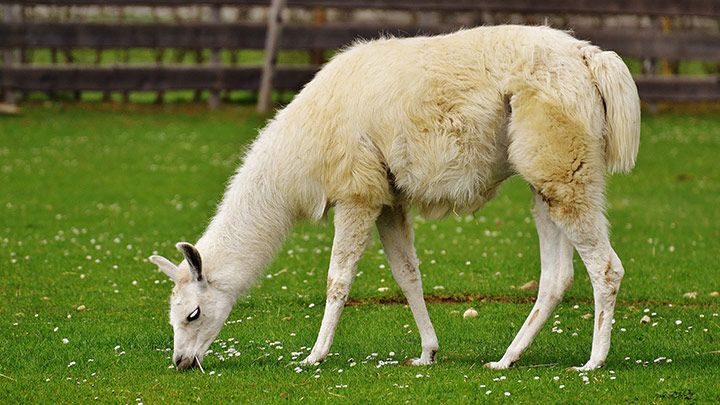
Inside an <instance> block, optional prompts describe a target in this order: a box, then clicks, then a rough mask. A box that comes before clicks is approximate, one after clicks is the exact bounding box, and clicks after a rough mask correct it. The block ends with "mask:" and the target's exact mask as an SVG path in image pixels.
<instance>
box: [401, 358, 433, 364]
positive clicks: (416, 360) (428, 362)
mask: <svg viewBox="0 0 720 405" xmlns="http://www.w3.org/2000/svg"><path fill="white" fill-rule="evenodd" d="M430 364H435V361H434V360H423V359H407V360H405V361H404V362H403V366H427V365H430Z"/></svg>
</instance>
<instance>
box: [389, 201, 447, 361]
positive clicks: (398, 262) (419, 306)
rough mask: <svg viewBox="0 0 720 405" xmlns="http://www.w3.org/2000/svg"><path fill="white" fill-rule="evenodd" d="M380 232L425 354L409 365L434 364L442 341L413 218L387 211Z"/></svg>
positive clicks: (403, 211)
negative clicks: (433, 317) (429, 307)
mask: <svg viewBox="0 0 720 405" xmlns="http://www.w3.org/2000/svg"><path fill="white" fill-rule="evenodd" d="M377 228H378V233H379V234H380V241H381V242H382V244H383V248H384V249H385V255H386V256H387V259H388V263H390V268H391V269H392V273H393V276H394V277H395V280H396V281H397V283H398V285H399V286H400V288H401V289H402V291H403V294H405V298H407V301H408V304H409V305H410V310H411V311H412V313H413V317H414V318H415V323H416V324H417V327H418V331H419V332H420V339H421V345H422V354H421V355H420V358H419V359H412V360H410V361H409V362H406V364H412V365H425V364H430V363H434V362H435V354H436V353H437V350H438V340H437V336H436V335H435V329H434V328H433V326H432V323H431V322H430V316H429V315H428V311H427V307H426V306H425V299H424V298H423V290H422V281H421V279H420V270H419V269H418V259H417V254H416V253H415V247H414V246H413V239H414V236H413V235H414V232H413V225H412V217H411V216H410V213H409V210H408V207H406V206H398V207H394V208H393V207H384V208H383V210H382V212H381V213H380V217H379V218H378V220H377Z"/></svg>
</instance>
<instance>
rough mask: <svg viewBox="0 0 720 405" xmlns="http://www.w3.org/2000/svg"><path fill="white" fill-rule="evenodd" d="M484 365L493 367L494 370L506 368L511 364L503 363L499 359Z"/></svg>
mask: <svg viewBox="0 0 720 405" xmlns="http://www.w3.org/2000/svg"><path fill="white" fill-rule="evenodd" d="M483 367H485V368H492V369H494V370H505V369H506V368H508V367H510V365H509V364H504V363H501V362H499V361H491V362H489V363H485V364H484V365H483Z"/></svg>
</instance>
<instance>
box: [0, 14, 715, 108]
mask: <svg viewBox="0 0 720 405" xmlns="http://www.w3.org/2000/svg"><path fill="white" fill-rule="evenodd" d="M270 4H271V1H270V0H266V1H261V0H225V1H222V0H217V1H216V0H189V1H186V0H145V1H142V0H105V1H101V0H73V1H67V0H36V1H30V0H0V11H2V14H3V19H2V22H0V52H1V53H2V65H0V90H1V91H2V92H3V94H4V99H5V101H6V102H14V99H15V94H16V93H27V92H36V91H40V92H50V93H53V92H60V91H70V92H80V91H103V92H111V91H120V92H130V91H152V92H158V93H159V94H162V93H163V92H166V91H174V90H193V91H198V92H199V91H210V92H211V94H212V98H213V99H214V100H215V101H214V103H215V104H217V100H218V95H219V94H220V92H223V91H232V90H250V91H257V90H258V88H259V85H260V82H261V81H262V76H263V71H262V68H261V66H260V65H259V63H257V62H256V65H253V66H247V65H237V61H233V62H232V63H230V64H228V62H227V61H225V62H220V53H219V52H220V51H221V50H223V51H231V52H232V51H237V50H245V49H250V50H253V49H254V50H264V49H266V47H267V46H268V44H267V41H266V35H267V23H266V21H264V20H263V19H258V18H255V19H237V20H235V21H228V19H227V18H226V19H225V20H223V19H222V18H221V17H220V11H221V10H222V8H223V7H234V8H239V9H242V10H245V11H247V10H255V9H257V8H261V9H267V8H268V7H269V6H270ZM70 6H72V7H70ZM38 7H40V8H42V7H44V8H45V9H47V10H50V11H48V12H46V13H45V14H43V15H42V16H40V17H38V16H35V14H33V13H28V12H26V10H28V9H29V10H35V9H37V8H38ZM83 7H95V8H97V9H101V10H104V9H107V8H115V9H120V10H123V11H121V13H124V10H125V9H126V8H131V9H132V8H133V7H135V8H137V7H146V8H148V9H149V10H150V11H149V12H148V13H149V14H148V15H147V16H146V18H144V19H141V20H142V21H140V22H139V21H137V20H138V19H137V18H135V19H132V18H130V19H127V18H116V19H115V20H111V21H104V20H107V17H105V18H103V19H96V20H93V18H87V17H86V18H84V19H83V18H76V17H73V16H72V13H71V12H70V11H71V8H72V9H81V8H83ZM160 7H165V8H170V9H180V8H186V9H187V8H188V7H200V8H203V7H204V10H205V15H207V10H208V9H209V10H210V16H211V17H210V18H209V19H208V18H205V19H204V20H203V19H202V18H200V19H199V20H197V19H186V18H176V19H168V18H160V17H158V16H157V15H155V14H154V13H155V10H157V9H158V8H160ZM286 8H287V9H307V10H309V12H311V13H315V14H313V15H314V16H315V17H313V19H312V20H311V21H302V22H298V21H291V22H286V23H283V25H282V35H281V36H279V38H278V39H277V43H276V44H274V45H275V47H276V48H278V49H283V50H307V51H310V52H314V53H315V55H318V52H319V55H320V57H319V58H313V60H314V61H313V62H312V63H311V64H308V65H303V66H285V65H278V66H277V68H275V71H274V73H273V75H272V77H274V78H273V80H272V87H273V88H274V89H276V90H291V91H296V90H298V89H300V88H301V87H302V86H303V85H304V84H305V83H306V82H307V81H309V80H310V79H311V78H312V77H313V75H314V74H315V73H316V72H317V70H318V69H319V66H320V65H321V63H322V62H323V60H324V59H323V56H322V50H332V49H338V48H342V47H343V46H347V45H348V44H351V43H353V42H354V41H356V40H358V39H373V38H378V37H380V36H383V35H392V36H398V37H407V36H416V35H433V34H440V33H447V32H452V31H455V30H457V29H459V28H463V27H467V26H473V25H482V24H488V23H501V22H503V21H505V20H507V19H509V18H510V16H516V17H515V18H516V19H517V16H518V15H519V16H520V17H522V18H528V19H529V20H527V21H529V22H531V23H532V22H534V23H542V22H543V18H547V17H548V16H549V17H552V18H555V20H554V21H558V18H559V19H560V20H561V21H562V22H560V23H555V24H553V25H554V26H558V27H559V28H565V29H570V30H571V31H572V32H573V34H574V35H575V36H576V37H577V38H580V39H585V40H589V41H591V42H593V43H594V44H596V45H598V46H600V47H601V48H603V49H608V50H614V51H616V52H617V53H618V54H620V55H621V56H623V57H625V58H635V59H639V60H640V61H641V64H642V67H643V74H642V75H636V82H637V84H638V90H639V92H640V95H641V98H642V99H643V100H645V101H650V102H654V101H658V100H677V101H706V100H711V101H718V100H720V81H719V80H718V77H720V76H718V75H717V73H716V72H717V63H718V62H719V61H720V28H719V27H720V0H686V1H677V0H608V1H604V2H598V1H597V0H574V1H570V0H546V1H537V0H502V1H500V0H485V1H473V0H458V1H439V0H413V1H408V0H346V1H341V0H286ZM328 9H330V10H333V9H337V10H346V12H351V11H353V10H358V9H359V10H377V11H373V12H377V13H384V12H385V11H382V10H386V11H392V10H401V11H404V12H409V13H420V14H418V16H419V17H417V16H416V17H413V18H410V19H409V20H408V18H404V19H402V18H401V19H400V20H401V21H392V20H390V21H387V22H382V21H368V19H367V18H366V19H364V20H362V19H361V20H360V21H349V22H348V21H333V20H331V19H330V20H328V19H327V18H326V17H325V15H326V14H325V10H328ZM53 10H55V12H54V13H53ZM57 10H64V14H63V12H57ZM409 10H411V11H409ZM318 11H320V13H318ZM422 13H426V14H422ZM427 13H431V14H432V13H435V14H438V13H440V14H442V13H455V14H458V13H459V14H462V13H465V14H467V15H468V16H470V17H469V18H465V19H460V20H459V21H458V20H452V19H444V18H436V17H437V16H435V17H433V18H429V19H428V18H427ZM40 14H42V13H40ZM578 16H580V17H584V18H585V20H583V21H584V23H582V24H573V23H572V21H575V20H574V19H577V18H578ZM588 18H590V19H591V21H590V22H588V21H587V19H588ZM607 18H611V19H612V18H614V19H622V18H626V19H627V18H635V19H637V20H638V21H639V23H637V24H635V25H632V24H630V25H622V26H615V25H613V24H606V21H605V20H606V19H607ZM592 19H594V20H592ZM697 19H703V20H702V22H703V24H704V25H703V24H700V25H701V27H700V28H698V27H697V26H696V25H695V23H696V22H697V21H696V20H697ZM468 21H470V23H468ZM42 49H45V50H50V52H51V55H52V62H51V63H45V64H39V63H34V62H32V61H31V62H28V56H27V55H28V53H32V52H33V51H34V50H42ZM78 49H90V50H95V51H96V53H97V55H100V54H101V52H102V51H104V50H113V49H116V50H125V52H127V51H129V50H133V49H150V50H152V51H153V52H155V53H156V55H157V57H156V60H157V63H156V64H148V63H145V64H137V63H130V61H129V60H125V61H122V62H119V61H117V60H115V61H113V64H112V65H107V64H103V63H101V62H100V61H101V59H102V58H101V57H100V56H97V57H96V62H95V63H94V64H93V63H87V62H85V63H84V64H78V63H75V62H74V59H75V58H74V57H73V51H75V50H78ZM166 50H172V51H173V52H181V53H185V52H190V53H195V55H196V63H195V64H187V63H180V60H181V59H182V58H176V59H177V60H176V61H175V63H168V62H167V61H166V62H163V58H162V54H163V52H165V51H166ZM203 50H206V51H209V52H210V56H209V58H208V57H207V55H205V56H204V57H203V53H202V51H203ZM58 55H62V56H63V58H58ZM60 59H63V62H62V63H61V62H58V60H60ZM126 59H127V58H126ZM687 61H694V62H693V63H696V64H710V65H712V66H714V67H712V68H711V69H710V71H711V73H710V74H705V75H702V76H698V77H694V76H684V75H678V74H676V73H677V66H678V65H677V63H678V62H687ZM240 62H241V63H242V61H240ZM661 70H663V71H666V73H668V74H667V75H666V76H658V75H657V73H658V72H659V71H661ZM673 72H675V74H673ZM198 94H199V93H198ZM211 104H213V103H212V102H211Z"/></svg>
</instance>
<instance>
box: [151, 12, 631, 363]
mask: <svg viewBox="0 0 720 405" xmlns="http://www.w3.org/2000/svg"><path fill="white" fill-rule="evenodd" d="M639 133H640V105H639V99H638V94H637V89H636V87H635V83H634V82H633V80H632V77H631V75H630V73H629V72H628V70H627V68H626V66H625V65H624V64H623V62H622V60H621V59H620V58H619V57H618V56H617V55H616V54H615V53H613V52H603V51H601V50H600V49H598V48H597V47H595V46H592V45H590V44H589V43H587V42H583V41H579V40H576V39H574V38H573V37H572V36H570V35H568V34H567V33H565V32H561V31H557V30H554V29H551V28H548V27H523V26H498V27H482V28H476V29H468V30H463V31H459V32H456V33H453V34H449V35H442V36H436V37H417V38H408V39H396V38H386V39H380V40H376V41H371V42H367V43H360V44H357V45H354V46H352V47H350V48H349V49H347V50H345V51H344V52H342V53H340V54H339V55H337V56H336V57H334V58H333V59H332V61H330V62H329V63H328V64H327V65H326V66H325V67H324V68H323V69H322V70H321V71H320V72H318V74H317V75H316V77H315V78H314V79H313V80H312V81H311V82H310V83H308V84H307V85H306V86H305V88H304V89H303V90H302V91H301V92H300V93H299V94H298V95H297V96H296V97H295V99H294V100H293V101H292V102H291V103H290V104H289V105H288V106H287V107H286V108H284V109H283V110H281V111H279V112H278V113H277V116H276V117H275V119H274V120H272V121H271V122H270V123H269V124H268V125H267V127H266V128H265V129H264V130H262V131H261V133H260V134H259V136H258V138H257V140H256V141H255V142H254V144H253V145H252V148H251V149H250V151H249V153H247V156H246V157H245V159H244V163H243V164H242V166H241V167H240V168H239V169H238V171H237V173H236V174H235V176H234V177H233V179H232V182H231V184H230V185H229V187H228V189H227V191H226V193H225V196H224V198H223V200H222V203H221V204H220V206H219V208H218V212H217V214H216V215H215V217H214V218H213V220H212V222H211V223H210V225H209V226H208V228H207V230H206V231H205V233H204V234H203V236H202V237H201V238H200V240H198V241H197V244H196V245H195V246H193V245H191V244H189V243H178V245H177V246H178V248H179V250H180V251H182V253H183V254H184V256H185V260H184V261H183V262H182V263H181V264H180V265H179V266H175V265H174V264H173V263H171V262H170V261H169V260H167V259H165V258H163V257H160V256H152V257H151V258H150V260H151V261H152V262H153V263H155V264H156V265H157V266H158V267H159V268H160V269H161V270H162V271H164V272H165V273H166V274H167V275H168V276H170V277H171V278H172V280H173V281H174V282H175V287H174V289H173V293H172V297H171V308H170V323H171V324H172V326H173V329H174V333H175V343H174V344H175V348H174V350H175V353H174V359H173V360H174V363H175V364H176V365H177V367H178V368H179V369H186V368H192V367H197V366H200V363H201V362H202V360H203V355H204V354H205V351H206V350H207V349H208V347H209V345H210V343H211V342H212V341H213V339H214V338H215V337H216V336H217V334H218V333H219V332H220V329H221V328H222V326H223V323H224V321H225V320H226V319H227V316H228V314H229V312H230V309H231V307H232V306H233V304H234V303H235V301H236V300H237V299H238V297H240V296H241V295H242V294H243V292H244V291H246V289H247V288H248V287H249V286H250V285H251V284H252V283H253V282H254V280H255V279H256V278H257V277H258V276H259V275H260V274H261V272H262V271H263V268H264V267H265V265H266V264H267V263H268V262H269V261H270V260H271V258H272V256H273V255H274V253H275V251H276V250H277V249H278V248H279V247H280V246H281V243H282V242H283V240H284V238H285V237H286V236H287V234H288V233H289V231H290V230H291V227H292V226H293V224H294V223H295V222H296V221H298V220H302V219H313V220H317V219H319V218H321V217H323V216H324V215H325V213H326V212H327V210H328V209H329V207H334V209H335V216H334V226H335V238H334V242H333V247H332V255H331V260H330V268H329V270H328V281H327V302H326V306H325V313H324V316H323V320H322V324H321V326H320V331H319V334H318V338H317V341H316V343H315V345H314V347H313V349H312V351H311V353H310V355H309V356H308V357H307V358H306V359H305V360H304V361H303V364H314V363H316V362H321V361H323V360H325V358H326V356H327V355H328V351H329V350H330V346H331V345H332V342H333V337H334V335H335V330H336V327H337V324H338V320H339V318H340V313H341V312H342V310H343V306H344V305H345V302H346V300H347V297H348V294H349V292H350V286H351V285H352V283H353V279H354V278H355V274H356V270H357V263H358V260H360V256H361V255H362V254H363V250H364V249H365V247H366V246H367V244H368V241H369V240H370V238H371V235H372V229H373V225H375V226H377V229H378V232H379V235H380V240H381V241H382V244H383V247H384V249H385V253H386V255H387V259H388V262H389V263H390V266H391V269H392V273H393V276H394V277H395V280H396V281H397V283H398V284H399V285H400V287H401V289H402V291H403V293H404V294H405V297H406V298H407V300H408V303H409V305H410V309H411V310H412V313H413V316H414V317H415V321H416V322H417V327H418V331H419V332H420V338H421V344H422V353H421V355H420V357H419V358H417V359H414V360H412V361H409V363H411V364H415V365H422V364H429V363H433V362H434V361H435V354H436V352H437V350H438V341H437V337H436V335H435V331H434V329H433V326H432V324H431V322H430V318H429V317H428V312H427V309H426V307H425V302H424V299H423V292H422V287H421V278H420V272H419V270H418V259H417V255H416V253H415V248H414V247H413V239H414V235H413V226H412V216H411V214H410V208H411V206H414V207H415V208H416V210H417V211H418V212H419V213H420V214H421V215H423V216H425V217H427V218H431V219H435V218H442V217H444V216H446V215H449V214H450V213H474V212H476V211H478V210H479V209H480V208H481V207H482V206H483V204H484V203H485V202H486V201H488V200H489V199H491V198H493V197H494V196H495V194H496V192H497V190H498V187H499V186H500V183H502V182H503V180H505V179H507V178H508V177H510V176H512V175H514V174H519V175H521V176H522V177H523V178H524V179H525V180H527V182H528V183H529V185H530V188H531V189H532V193H533V202H534V205H535V206H534V208H533V210H532V213H533V215H534V218H535V222H536V226H537V231H538V234H539V239H540V253H541V268H542V272H541V275H540V288H539V292H538V296H537V301H536V303H535V305H534V307H533V308H532V310H531V312H530V314H529V315H528V317H527V319H526V321H525V323H524V324H523V325H522V327H521V328H520V331H519V332H518V334H517V336H516V337H515V339H514V340H513V341H512V343H511V344H510V347H509V348H508V349H507V351H506V352H505V355H504V356H503V357H502V358H501V359H500V360H499V361H497V362H492V363H488V364H486V366H488V367H491V368H507V367H510V366H511V365H512V364H513V363H514V362H516V361H517V360H518V359H519V358H520V355H521V354H522V353H523V352H524V351H525V349H527V348H528V346H529V345H530V343H531V342H532V340H533V339H534V337H535V336H536V335H537V333H538V331H539V330H540V328H541V326H542V325H543V324H544V323H545V321H546V320H547V318H548V317H549V315H550V313H551V312H552V311H553V309H554V308H555V306H556V305H557V304H558V302H560V300H561V299H562V296H563V293H564V292H565V291H566V290H567V288H568V287H570V285H571V284H572V281H573V266H572V255H573V248H574V249H576V250H577V251H578V253H579V254H580V257H581V258H582V260H583V262H584V263H585V266H586V267H587V271H588V273H589V274H590V280H591V282H592V286H593V290H594V298H595V322H594V330H593V342H592V352H591V355H590V359H589V361H588V362H587V363H586V364H585V365H584V366H582V367H578V368H577V369H579V370H589V369H594V368H596V367H600V366H602V365H603V363H604V361H605V358H606V356H607V353H608V349H609V347H610V330H611V328H612V318H613V310H614V307H615V301H616V296H617V293H618V287H619V286H620V280H621V279H622V277H623V273H624V270H623V266H622V264H621V263H620V259H618V257H617V255H616V254H615V252H614V251H613V249H612V247H611V246H610V241H609V239H608V229H607V228H608V225H607V221H606V219H605V215H604V213H603V209H604V196H603V192H604V189H605V176H606V173H607V172H609V173H612V172H627V171H629V170H630V169H631V168H632V167H633V166H634V163H635V157H636V155H637V149H638V143H639Z"/></svg>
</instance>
